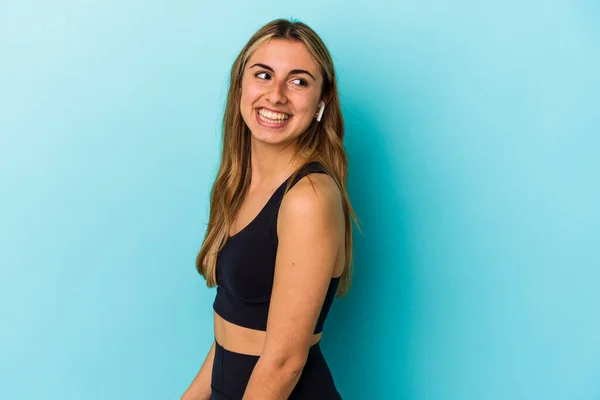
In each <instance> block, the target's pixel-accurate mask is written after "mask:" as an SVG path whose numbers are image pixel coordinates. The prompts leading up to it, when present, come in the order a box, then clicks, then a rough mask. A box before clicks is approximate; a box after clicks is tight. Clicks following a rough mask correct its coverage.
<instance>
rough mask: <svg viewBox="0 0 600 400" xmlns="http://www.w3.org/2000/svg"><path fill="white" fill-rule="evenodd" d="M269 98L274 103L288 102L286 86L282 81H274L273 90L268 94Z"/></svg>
mask: <svg viewBox="0 0 600 400" xmlns="http://www.w3.org/2000/svg"><path fill="white" fill-rule="evenodd" d="M267 100H269V101H270V102H271V103H272V104H285V103H286V102H287V97H286V94H285V86H284V85H283V84H281V83H278V82H274V83H273V85H272V86H271V90H270V91H269V93H268V94H267Z"/></svg>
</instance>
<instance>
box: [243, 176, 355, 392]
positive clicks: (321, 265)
mask: <svg viewBox="0 0 600 400" xmlns="http://www.w3.org/2000/svg"><path fill="white" fill-rule="evenodd" d="M311 180H312V181H313V182H314V185H313V184H312V183H311V182H310V181H309V180H308V178H307V177H305V178H302V179H301V180H300V181H299V182H298V183H297V184H296V185H295V186H294V187H293V188H292V189H290V191H289V192H288V193H287V194H286V196H285V197H284V200H283V201H282V203H281V208H280V210H279V218H278V239H279V244H278V249H277V259H276V263H275V277H274V281H273V291H272V294H271V304H270V306H269V316H268V322H267V332H266V338H265V344H264V347H263V351H262V353H261V356H260V358H259V360H258V362H257V363H256V365H255V367H254V370H253V372H252V375H251V376H250V381H249V382H248V386H247V387H246V392H245V394H244V400H271V399H273V400H275V399H277V400H279V399H287V398H288V396H289V395H290V393H291V392H292V390H293V389H294V387H295V386H296V383H297V382H298V379H299V378H300V375H301V373H302V370H303V368H304V364H305V362H306V359H307V356H308V349H309V347H310V345H311V339H312V335H313V331H314V329H315V325H316V323H317V319H318V317H319V313H320V312H321V306H322V305H323V301H324V300H325V295H326V294H327V289H328V287H329V283H330V280H331V276H332V274H333V270H334V268H335V262H336V259H337V257H338V254H340V253H341V254H343V251H342V252H340V248H341V246H342V245H343V244H344V232H345V231H344V214H343V209H342V203H341V196H340V192H339V190H338V188H337V185H336V184H335V182H334V181H333V179H332V178H331V177H329V176H328V175H321V174H318V175H312V176H311Z"/></svg>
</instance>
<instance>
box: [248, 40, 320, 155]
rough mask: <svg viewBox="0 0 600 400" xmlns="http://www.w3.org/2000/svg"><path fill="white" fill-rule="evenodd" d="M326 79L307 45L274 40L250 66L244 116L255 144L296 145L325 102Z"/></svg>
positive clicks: (255, 55) (258, 50) (261, 48)
mask: <svg viewBox="0 0 600 400" xmlns="http://www.w3.org/2000/svg"><path fill="white" fill-rule="evenodd" d="M322 86H323V77H322V76H321V73H320V68H319V65H318V64H317V62H316V61H315V60H314V58H313V57H312V55H311V54H310V53H309V52H308V50H307V49H306V47H305V46H304V44H302V43H301V42H294V41H290V40H284V39H271V40H268V41H267V42H265V43H263V44H262V45H260V46H259V47H258V48H256V50H255V51H254V53H253V54H252V55H251V56H250V58H249V59H248V61H247V62H246V66H245V69H244V72H243V76H242V95H241V102H240V108H241V114H242V118H243V119H244V121H245V122H246V125H248V127H249V128H250V131H251V132H252V137H253V140H256V141H259V142H262V143H267V144H290V143H293V142H294V141H295V140H296V139H297V138H298V137H299V136H300V135H301V134H302V133H303V132H304V131H305V130H306V129H307V128H308V126H309V125H310V124H311V122H312V121H313V119H314V118H315V115H316V113H317V111H318V104H319V100H321V97H320V96H321V88H322Z"/></svg>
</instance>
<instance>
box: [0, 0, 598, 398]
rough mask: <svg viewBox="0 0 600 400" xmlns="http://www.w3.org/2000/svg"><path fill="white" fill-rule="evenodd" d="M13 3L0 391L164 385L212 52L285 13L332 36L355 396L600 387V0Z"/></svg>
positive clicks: (223, 72) (3, 19)
mask: <svg viewBox="0 0 600 400" xmlns="http://www.w3.org/2000/svg"><path fill="white" fill-rule="evenodd" d="M483 3H484V2H475V1H468V0H458V1H454V2H442V1H413V2H410V1H399V2H389V1H375V0H374V1H370V2H368V3H365V2H354V1H348V0H343V1H342V0H338V1H328V2H323V1H316V0H307V1H304V2H300V3H298V2H296V3H294V4H291V3H287V2H286V3H284V2H270V3H269V2H267V3H254V2H252V3H251V2H239V3H232V2H225V1H224V2H211V3H203V2H199V1H193V2H192V1H177V2H167V1H158V0H145V1H141V0H130V1H117V0H103V1H92V0H90V1H65V0H57V1H55V2H35V1H31V0H22V1H19V2H17V1H8V2H7V1H4V2H2V5H1V7H0V50H1V51H0V57H1V62H0V132H1V135H0V184H1V185H0V190H1V193H0V225H1V227H2V229H1V230H0V246H1V248H0V251H1V257H0V263H1V279H0V324H1V325H0V398H2V399H63V400H67V399H175V398H179V396H180V395H181V394H182V393H183V391H184V390H185V389H186V388H187V386H188V385H189V383H190V382H191V380H192V378H193V376H194V375H195V373H196V372H197V371H198V369H199V368H200V365H201V363H202V361H203V359H204V357H205V355H206V352H207V351H208V347H209V345H210V343H211V340H212V338H213V336H212V335H213V334H212V319H211V318H212V309H211V305H212V300H213V297H214V290H209V289H207V288H206V287H205V286H204V281H203V280H202V279H201V278H200V277H199V275H198V274H197V273H196V272H195V267H194V260H195V257H196V254H197V251H198V249H199V247H200V244H201V240H202V238H203V235H204V231H205V228H206V223H207V215H208V214H207V213H208V200H209V197H208V196H209V190H210V188H211V184H212V179H213V178H214V175H215V173H216V168H217V163H218V158H219V141H220V121H221V118H222V112H223V106H224V100H225V94H226V87H227V74H228V70H229V68H230V67H231V64H232V62H233V60H234V58H235V56H236V55H237V53H238V52H239V50H240V49H241V47H242V46H243V45H244V43H245V42H246V40H247V39H248V38H249V37H250V35H251V34H252V33H253V32H254V31H255V30H256V29H258V28H259V27H260V26H261V25H262V24H264V23H266V22H268V21H270V20H271V19H274V18H277V17H295V18H299V19H300V20H302V21H304V22H306V23H308V24H309V25H311V26H312V27H313V28H314V29H315V30H316V31H317V32H318V33H319V34H320V35H321V36H322V38H323V39H324V41H325V42H326V44H327V45H328V47H329V48H330V50H331V52H332V55H333V57H334V60H335V63H336V68H337V72H338V74H339V81H340V94H341V99H342V104H343V110H344V113H345V119H346V122H347V137H346V146H347V150H348V155H349V159H350V174H351V175H350V181H349V188H350V195H351V197H352V200H353V202H354V206H355V208H356V211H357V213H358V216H359V218H360V219H361V223H362V227H363V235H358V234H357V236H356V246H355V254H356V263H355V279H354V283H353V289H352V291H351V292H350V294H349V295H348V296H347V297H346V298H343V299H338V300H336V302H335V303H334V306H333V308H332V311H331V314H330V318H329V320H328V321H327V324H326V328H325V336H324V338H323V347H324V352H325V354H326V356H327V359H328V362H329V364H330V367H331V369H332V371H333V374H334V377H335V379H336V382H337V385H338V386H339V389H340V392H341V393H342V394H343V395H344V398H345V399H415V400H416V399H419V400H421V399H423V400H438V399H439V400H446V399H451V400H454V399H461V400H470V399H494V400H495V399H547V400H549V399H568V400H578V399H600V311H599V308H600V290H599V289H598V286H599V282H600V256H599V253H598V252H599V249H600V207H599V204H600V189H599V187H600V184H599V181H600V178H599V174H600V161H599V158H598V153H599V147H600V140H599V138H598V134H599V129H598V126H599V123H600V117H599V115H600V100H599V99H600V78H599V73H598V71H600V22H599V21H600V3H598V2H597V1H592V0H589V1H565V0H563V1H541V0H539V1H525V2H522V1H519V2H517V1H512V0H511V1H500V0H497V1H493V2H485V3H486V4H483Z"/></svg>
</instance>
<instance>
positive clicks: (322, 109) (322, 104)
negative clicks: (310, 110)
mask: <svg viewBox="0 0 600 400" xmlns="http://www.w3.org/2000/svg"><path fill="white" fill-rule="evenodd" d="M323 111H325V102H324V101H323V100H321V101H320V102H319V114H318V115H317V121H319V122H321V117H322V116H323Z"/></svg>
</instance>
